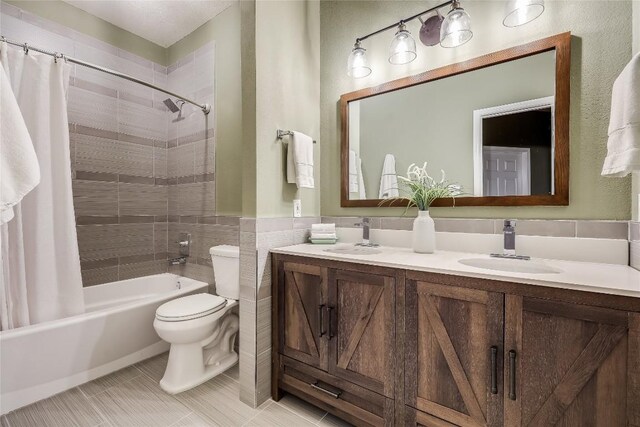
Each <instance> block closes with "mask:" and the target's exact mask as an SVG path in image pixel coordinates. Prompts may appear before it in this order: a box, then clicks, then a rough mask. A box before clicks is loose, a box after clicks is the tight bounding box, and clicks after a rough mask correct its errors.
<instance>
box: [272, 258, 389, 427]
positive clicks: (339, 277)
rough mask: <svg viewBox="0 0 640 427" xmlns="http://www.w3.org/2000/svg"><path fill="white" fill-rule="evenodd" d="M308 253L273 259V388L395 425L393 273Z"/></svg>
mask: <svg viewBox="0 0 640 427" xmlns="http://www.w3.org/2000/svg"><path fill="white" fill-rule="evenodd" d="M307 261H308V260H305V261H301V262H295V261H293V262H292V261H281V262H276V263H274V267H275V269H276V270H274V271H277V281H276V283H275V285H276V291H275V297H276V299H277V303H276V304H274V315H275V316H276V317H275V318H274V322H275V323H274V324H275V325H278V326H277V328H276V329H274V337H276V335H277V342H276V343H274V345H275V346H277V351H278V353H277V354H276V355H275V356H274V364H275V365H276V367H275V372H276V373H277V374H276V375H277V377H278V378H277V379H274V380H276V381H277V383H276V384H275V385H274V394H275V395H276V396H277V394H278V393H279V392H278V389H284V390H286V391H289V392H292V393H294V394H298V395H299V396H300V395H302V396H301V397H305V398H307V399H308V400H310V401H312V402H313V403H315V404H317V405H318V406H321V407H326V406H330V409H332V412H334V413H337V414H338V415H339V416H342V417H343V418H345V419H347V420H349V421H351V422H353V423H355V424H361V425H393V424H394V420H393V417H394V409H393V404H394V401H393V398H394V393H395V376H394V375H395V372H396V353H395V337H396V330H395V308H396V302H395V298H396V286H395V285H396V283H395V282H396V278H395V273H394V272H393V270H387V269H374V270H375V271H374V272H367V271H358V270H352V269H340V268H329V267H328V266H326V265H323V264H322V263H320V265H317V263H314V264H316V265H314V264H311V263H307ZM368 270H371V269H368ZM385 273H386V274H385ZM276 333H277V334H276ZM325 405H326V406H325ZM354 414H355V415H356V416H354Z"/></svg>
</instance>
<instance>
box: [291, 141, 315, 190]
mask: <svg viewBox="0 0 640 427" xmlns="http://www.w3.org/2000/svg"><path fill="white" fill-rule="evenodd" d="M287 182H288V183H290V184H296V185H297V186H298V188H314V182H313V139H311V137H310V136H308V135H305V134H303V133H300V132H293V136H292V137H291V141H289V145H288V146H287Z"/></svg>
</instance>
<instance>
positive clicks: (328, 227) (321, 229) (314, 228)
mask: <svg viewBox="0 0 640 427" xmlns="http://www.w3.org/2000/svg"><path fill="white" fill-rule="evenodd" d="M311 232H312V233H335V232H336V224H335V223H328V224H311Z"/></svg>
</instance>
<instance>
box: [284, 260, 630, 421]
mask: <svg viewBox="0 0 640 427" xmlns="http://www.w3.org/2000/svg"><path fill="white" fill-rule="evenodd" d="M273 258H274V260H273V262H274V264H273V268H274V270H273V271H274V272H275V273H276V274H274V303H273V325H274V330H273V340H274V343H273V346H274V353H273V379H272V380H273V381H272V395H273V398H274V399H276V400H278V399H279V398H280V395H281V392H282V391H283V390H284V391H286V392H290V393H292V394H295V395H297V396H298V397H301V398H302V399H304V400H307V401H309V402H311V403H313V404H315V405H316V406H319V407H321V408H323V409H325V410H327V411H329V412H332V413H334V414H335V415H337V416H339V417H341V418H343V419H345V420H346V421H349V422H350V423H352V424H355V425H365V426H373V425H387V426H391V425H397V426H409V425H411V426H438V427H440V426H465V427H466V426H470V427H478V426H492V427H493V426H509V427H512V426H513V427H518V426H555V425H557V426H565V427H573V426H575V427H582V426H606V427H616V426H632V427H640V301H638V299H637V298H635V299H634V298H627V297H622V296H615V295H604V294H596V293H589V292H578V291H571V290H564V289H551V288H545V287H541V286H532V285H524V284H516V283H508V282H499V281H491V280H484V279H473V278H467V277H457V276H450V275H442V274H433V273H422V272H415V271H404V270H394V269H388V268H381V267H372V266H365V265H357V264H350V263H341V262H331V261H326V260H319V259H312V258H304V257H296V256H290V255H275V256H274V257H273Z"/></svg>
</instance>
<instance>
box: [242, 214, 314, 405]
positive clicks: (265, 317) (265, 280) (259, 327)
mask: <svg viewBox="0 0 640 427" xmlns="http://www.w3.org/2000/svg"><path fill="white" fill-rule="evenodd" d="M317 222H320V218H316V217H306V218H258V219H253V218H242V219H241V220H240V399H241V400H242V401H243V402H245V403H247V404H249V405H250V406H253V407H257V406H259V405H260V404H262V403H263V402H264V401H265V400H267V399H268V398H269V397H270V396H271V255H270V254H269V250H270V249H272V248H277V247H282V246H289V245H294V244H299V243H305V242H306V241H307V238H308V236H309V229H310V228H311V224H313V223H317Z"/></svg>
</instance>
